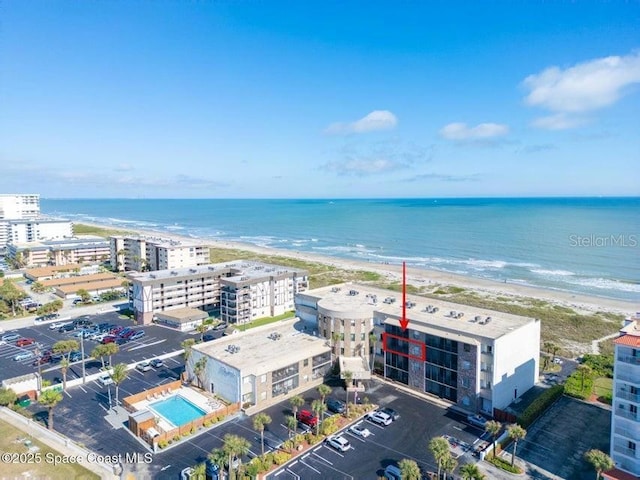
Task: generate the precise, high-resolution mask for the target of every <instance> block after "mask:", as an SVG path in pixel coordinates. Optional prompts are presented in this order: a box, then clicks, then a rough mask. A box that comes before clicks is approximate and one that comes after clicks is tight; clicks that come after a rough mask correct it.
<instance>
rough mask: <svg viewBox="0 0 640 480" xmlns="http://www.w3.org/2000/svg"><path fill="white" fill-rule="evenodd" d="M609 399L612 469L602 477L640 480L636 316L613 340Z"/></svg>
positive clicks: (639, 321)
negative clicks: (613, 348) (610, 406)
mask: <svg viewBox="0 0 640 480" xmlns="http://www.w3.org/2000/svg"><path fill="white" fill-rule="evenodd" d="M613 343H614V345H615V357H614V366H613V372H614V373H613V400H612V409H611V410H612V411H611V458H613V461H614V462H615V465H616V469H615V470H614V471H611V472H607V475H606V478H611V479H623V478H629V477H628V476H627V477H625V475H624V474H625V473H626V474H631V475H635V478H639V477H640V414H639V413H638V410H640V313H637V314H636V315H635V317H630V318H627V319H626V320H625V324H624V327H623V328H622V330H621V331H620V336H619V337H618V338H616V339H615V340H614V341H613Z"/></svg>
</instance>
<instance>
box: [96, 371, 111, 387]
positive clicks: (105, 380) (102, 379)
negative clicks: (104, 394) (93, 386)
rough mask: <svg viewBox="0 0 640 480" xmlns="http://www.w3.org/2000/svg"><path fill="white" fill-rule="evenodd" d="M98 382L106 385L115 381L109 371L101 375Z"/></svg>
mask: <svg viewBox="0 0 640 480" xmlns="http://www.w3.org/2000/svg"><path fill="white" fill-rule="evenodd" d="M98 382H100V383H101V384H102V385H103V386H104V387H106V386H107V385H111V384H112V383H113V378H111V375H109V374H108V373H105V374H104V375H100V376H99V377H98Z"/></svg>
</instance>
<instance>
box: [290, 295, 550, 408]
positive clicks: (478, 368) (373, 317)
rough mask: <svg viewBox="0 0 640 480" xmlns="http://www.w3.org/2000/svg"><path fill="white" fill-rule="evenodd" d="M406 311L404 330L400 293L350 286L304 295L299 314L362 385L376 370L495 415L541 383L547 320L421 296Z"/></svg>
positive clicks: (299, 301)
mask: <svg viewBox="0 0 640 480" xmlns="http://www.w3.org/2000/svg"><path fill="white" fill-rule="evenodd" d="M406 307H407V308H406V315H407V319H408V320H409V325H408V328H407V329H406V330H402V329H401V328H400V319H401V318H402V300H401V295H400V294H399V293H397V292H392V291H390V290H383V289H379V288H374V287H370V286H367V285H359V284H342V285H334V286H330V287H323V288H319V289H314V290H310V291H308V292H304V293H302V294H299V295H297V296H296V314H297V315H298V316H299V317H300V318H302V319H304V320H306V321H310V322H312V321H315V324H316V325H317V328H318V333H319V335H320V336H322V337H324V338H326V339H327V340H329V341H330V343H331V345H332V346H333V347H334V355H335V356H338V357H340V365H341V368H342V367H343V365H344V366H347V368H349V370H350V371H351V372H352V374H354V375H353V377H354V378H356V379H357V378H367V375H370V365H371V364H372V363H373V365H375V368H376V370H378V371H379V372H380V373H381V374H382V375H384V377H386V378H388V379H391V380H395V381H398V382H400V383H404V384H406V385H408V386H409V387H410V388H412V389H415V390H417V391H420V392H422V393H428V394H432V395H435V396H437V397H440V398H443V399H446V400H448V401H450V402H451V403H454V404H457V405H459V406H460V407H462V408H465V409H467V410H469V411H472V412H483V413H487V414H489V415H493V412H494V409H504V408H505V407H507V406H508V405H509V404H510V403H511V402H513V401H514V400H517V399H518V398H519V397H520V396H521V395H522V394H524V393H525V392H526V391H527V390H529V389H530V388H531V387H532V386H533V385H534V384H535V383H536V381H537V378H538V368H539V355H540V321H539V320H536V319H533V318H527V317H521V316H517V315H510V314H506V313H502V312H495V311H491V310H486V309H481V308H476V307H470V306H463V305H460V304H454V303H449V302H445V301H440V300H433V299H427V298H424V297H420V296H415V295H407V302H406ZM370 334H373V335H370ZM372 340H375V341H374V342H372ZM371 355H373V356H374V358H371ZM343 357H344V358H343Z"/></svg>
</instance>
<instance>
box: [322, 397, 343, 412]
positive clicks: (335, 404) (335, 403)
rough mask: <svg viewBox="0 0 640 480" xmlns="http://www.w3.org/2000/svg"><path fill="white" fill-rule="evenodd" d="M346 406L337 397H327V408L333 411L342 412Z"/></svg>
mask: <svg viewBox="0 0 640 480" xmlns="http://www.w3.org/2000/svg"><path fill="white" fill-rule="evenodd" d="M346 408H347V406H346V405H345V403H344V402H343V401H342V400H338V399H337V398H327V410H329V411H330V412H333V413H344V411H345V410H346Z"/></svg>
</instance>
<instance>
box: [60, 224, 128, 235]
mask: <svg viewBox="0 0 640 480" xmlns="http://www.w3.org/2000/svg"><path fill="white" fill-rule="evenodd" d="M73 233H74V235H96V236H98V237H105V238H107V237H110V236H112V235H137V232H129V231H126V230H117V229H115V228H102V227H94V226H93V225H85V224H83V223H74V224H73Z"/></svg>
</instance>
